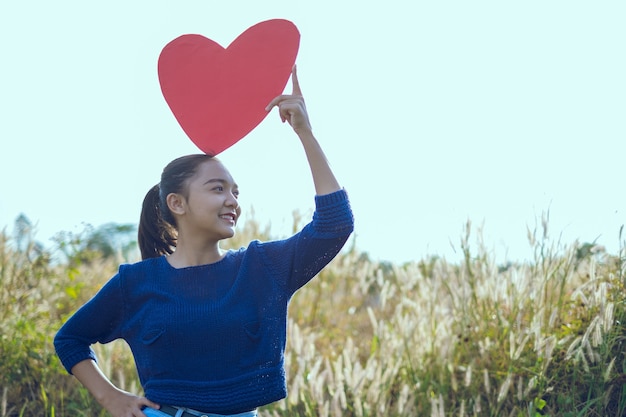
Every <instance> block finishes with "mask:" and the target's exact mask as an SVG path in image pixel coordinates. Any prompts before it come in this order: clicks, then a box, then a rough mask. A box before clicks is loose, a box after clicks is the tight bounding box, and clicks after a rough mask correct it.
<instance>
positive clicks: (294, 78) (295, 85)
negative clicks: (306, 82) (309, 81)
mask: <svg viewBox="0 0 626 417" xmlns="http://www.w3.org/2000/svg"><path fill="white" fill-rule="evenodd" d="M291 82H292V84H293V88H292V93H291V94H293V95H294V96H301V95H302V90H300V83H299V82H298V71H297V68H296V66H295V65H294V66H293V69H292V70H291Z"/></svg>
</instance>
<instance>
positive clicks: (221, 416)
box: [143, 408, 257, 417]
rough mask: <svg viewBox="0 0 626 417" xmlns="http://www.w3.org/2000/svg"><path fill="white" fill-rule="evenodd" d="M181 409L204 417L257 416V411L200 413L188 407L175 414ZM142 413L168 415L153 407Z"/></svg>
mask: <svg viewBox="0 0 626 417" xmlns="http://www.w3.org/2000/svg"><path fill="white" fill-rule="evenodd" d="M183 411H186V412H188V413H190V414H194V415H197V416H198V417H200V416H206V417H256V416H257V412H256V411H248V412H246V413H239V414H227V415H226V414H215V413H201V412H200V411H196V410H192V409H190V408H180V409H179V412H178V413H177V416H176V417H178V415H180V414H182V413H183ZM143 413H144V414H145V415H146V417H170V415H169V414H165V413H164V412H162V411H159V410H155V409H154V408H144V410H143Z"/></svg>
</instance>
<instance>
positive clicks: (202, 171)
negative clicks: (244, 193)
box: [197, 159, 237, 185]
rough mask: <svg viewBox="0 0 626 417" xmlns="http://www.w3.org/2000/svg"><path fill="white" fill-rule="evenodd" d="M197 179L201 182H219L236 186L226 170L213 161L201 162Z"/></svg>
mask: <svg viewBox="0 0 626 417" xmlns="http://www.w3.org/2000/svg"><path fill="white" fill-rule="evenodd" d="M197 177H198V179H200V180H202V181H203V182H206V181H211V180H220V181H224V182H227V183H230V184H233V185H237V184H235V180H234V179H233V177H232V175H231V174H230V172H229V171H228V169H227V168H226V167H225V166H224V164H222V163H221V162H220V161H218V160H215V159H213V160H209V161H206V162H203V163H202V164H201V165H200V167H199V169H198V172H197Z"/></svg>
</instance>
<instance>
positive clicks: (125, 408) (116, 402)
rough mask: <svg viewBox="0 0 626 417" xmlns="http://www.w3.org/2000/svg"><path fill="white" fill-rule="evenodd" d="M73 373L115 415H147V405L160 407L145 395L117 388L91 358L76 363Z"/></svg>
mask: <svg viewBox="0 0 626 417" xmlns="http://www.w3.org/2000/svg"><path fill="white" fill-rule="evenodd" d="M72 374H73V375H74V376H75V377H76V379H78V380H79V381H80V382H81V383H82V384H83V385H84V386H85V388H87V389H88V390H89V392H90V393H91V394H92V395H93V396H94V398H95V399H96V401H98V403H100V405H101V406H102V407H104V408H105V409H106V410H107V411H108V412H109V413H111V415H112V416H113V417H146V415H145V414H144V413H143V411H142V410H143V409H144V408H145V407H152V408H156V409H158V408H160V406H159V405H158V404H156V403H154V402H152V401H150V400H149V399H147V398H145V397H138V396H136V395H133V394H131V393H129V392H126V391H123V390H121V389H119V388H117V387H116V386H115V385H113V384H112V383H111V381H109V379H108V378H107V377H106V376H105V375H104V374H103V373H102V371H101V370H100V368H99V367H98V365H97V364H96V363H95V362H94V361H93V360H91V359H85V360H84V361H81V362H78V363H77V364H76V365H74V367H72Z"/></svg>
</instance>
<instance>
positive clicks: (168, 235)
mask: <svg viewBox="0 0 626 417" xmlns="http://www.w3.org/2000/svg"><path fill="white" fill-rule="evenodd" d="M160 191H161V190H160V186H159V184H157V185H155V186H154V187H152V188H150V190H149V191H148V193H147V194H146V197H145V198H144V200H143V205H142V207H141V216H140V218H139V229H138V242H139V250H140V251H141V259H148V258H158V257H159V256H162V255H169V254H171V253H173V252H174V248H175V247H176V237H177V233H176V229H175V228H174V226H173V225H172V224H171V223H170V222H168V221H167V220H165V219H164V216H163V214H166V213H162V207H161V196H160V194H161V193H160ZM167 214H169V213H167ZM167 214H166V217H171V215H170V216H167Z"/></svg>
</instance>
